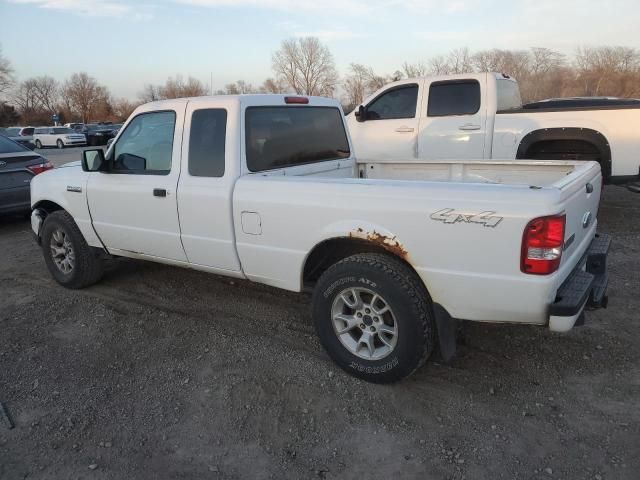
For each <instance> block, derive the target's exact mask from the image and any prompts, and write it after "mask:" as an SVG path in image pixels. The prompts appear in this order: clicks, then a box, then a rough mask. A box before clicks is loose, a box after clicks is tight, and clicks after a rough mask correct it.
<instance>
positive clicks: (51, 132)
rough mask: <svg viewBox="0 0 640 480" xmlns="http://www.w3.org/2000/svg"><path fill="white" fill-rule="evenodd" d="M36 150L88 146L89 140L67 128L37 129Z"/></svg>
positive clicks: (34, 136) (34, 134)
mask: <svg viewBox="0 0 640 480" xmlns="http://www.w3.org/2000/svg"><path fill="white" fill-rule="evenodd" d="M33 142H34V143H35V145H36V148H44V147H58V148H64V147H70V146H81V145H86V144H87V138H86V137H85V136H84V134H82V133H78V132H76V131H75V130H72V129H70V128H67V127H37V128H36V129H35V130H34V132H33Z"/></svg>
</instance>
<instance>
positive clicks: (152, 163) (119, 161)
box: [110, 111, 176, 175]
mask: <svg viewBox="0 0 640 480" xmlns="http://www.w3.org/2000/svg"><path fill="white" fill-rule="evenodd" d="M175 124H176V114H175V112H174V111H162V112H149V113H141V114H140V115H138V116H136V117H135V118H134V119H133V120H131V122H129V124H128V125H127V128H126V129H125V130H124V132H122V134H121V135H120V137H119V138H118V141H117V142H116V143H115V145H114V146H113V152H112V155H111V159H110V160H111V169H110V171H111V172H112V173H129V174H138V175H168V174H169V172H170V171H171V160H172V158H171V157H172V153H173V136H174V131H175Z"/></svg>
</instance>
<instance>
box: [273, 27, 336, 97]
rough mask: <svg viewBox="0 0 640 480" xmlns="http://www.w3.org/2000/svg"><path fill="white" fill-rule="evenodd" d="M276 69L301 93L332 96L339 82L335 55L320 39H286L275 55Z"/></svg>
mask: <svg viewBox="0 0 640 480" xmlns="http://www.w3.org/2000/svg"><path fill="white" fill-rule="evenodd" d="M272 66H273V71H274V72H275V74H276V75H277V76H278V77H280V78H282V79H284V80H285V81H286V83H287V84H288V85H289V86H290V87H291V88H292V89H293V90H295V92H296V93H299V94H304V95H325V96H331V95H333V93H334V91H335V88H336V85H337V83H338V73H337V72H336V68H335V63H334V61H333V56H332V55H331V52H330V51H329V49H328V48H327V47H326V46H324V45H322V43H320V40H319V39H318V38H316V37H305V38H298V39H295V38H292V39H289V40H284V41H283V42H282V45H281V46H280V50H278V51H277V52H275V53H274V54H273V57H272Z"/></svg>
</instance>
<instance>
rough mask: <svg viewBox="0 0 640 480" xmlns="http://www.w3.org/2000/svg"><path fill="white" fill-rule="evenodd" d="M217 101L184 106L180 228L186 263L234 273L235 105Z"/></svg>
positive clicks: (237, 264)
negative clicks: (185, 110)
mask: <svg viewBox="0 0 640 480" xmlns="http://www.w3.org/2000/svg"><path fill="white" fill-rule="evenodd" d="M219 102H221V103H218V104H216V105H212V101H211V100H210V99H207V100H197V99H195V100H192V101H190V102H189V105H188V106H187V112H186V119H185V138H184V143H183V146H182V158H183V162H182V173H181V175H180V183H179V185H178V208H179V213H180V228H181V230H182V243H183V245H184V249H185V252H186V254H187V258H188V259H189V262H191V263H194V264H198V265H204V266H207V267H213V268H218V269H221V270H226V271H237V272H239V271H240V260H239V259H238V255H237V253H236V245H235V235H234V229H233V228H234V227H233V205H232V201H233V199H232V197H233V187H234V185H235V181H236V179H237V178H238V175H239V168H240V163H239V160H238V159H239V158H240V152H239V145H238V141H237V136H236V135H237V131H238V129H239V128H240V123H239V120H238V118H237V111H238V108H237V106H233V108H225V107H227V106H229V107H231V106H232V105H231V104H230V103H229V102H224V100H221V101H219ZM227 125H229V128H227ZM234 132H236V135H234Z"/></svg>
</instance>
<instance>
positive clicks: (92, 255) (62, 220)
mask: <svg viewBox="0 0 640 480" xmlns="http://www.w3.org/2000/svg"><path fill="white" fill-rule="evenodd" d="M58 230H60V231H62V232H63V233H64V234H65V235H66V236H67V237H68V238H69V240H70V243H71V247H72V249H73V253H74V256H75V261H74V266H73V269H72V270H71V271H70V272H68V273H65V272H63V271H62V270H61V269H60V268H58V266H57V265H56V263H55V261H54V259H53V254H52V251H51V247H50V245H51V237H52V236H53V234H54V232H56V231H58ZM42 253H43V254H44V260H45V263H46V264H47V268H48V269H49V272H50V273H51V275H52V276H53V278H54V279H55V280H56V281H57V282H58V283H59V284H60V285H62V286H63V287H67V288H73V289H77V288H84V287H88V286H89V285H92V284H94V283H96V282H97V281H98V280H100V278H101V277H102V273H103V269H102V260H101V259H100V258H99V257H98V254H97V253H96V251H95V250H94V249H92V248H91V247H90V246H89V245H88V244H87V241H86V240H85V239H84V236H83V235H82V232H80V229H79V228H78V226H77V225H76V222H74V221H73V218H72V217H71V215H69V214H68V213H67V212H65V211H63V210H59V211H57V212H53V213H51V214H49V215H48V216H47V218H46V219H45V221H44V225H43V227H42Z"/></svg>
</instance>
